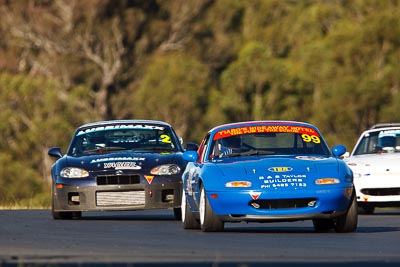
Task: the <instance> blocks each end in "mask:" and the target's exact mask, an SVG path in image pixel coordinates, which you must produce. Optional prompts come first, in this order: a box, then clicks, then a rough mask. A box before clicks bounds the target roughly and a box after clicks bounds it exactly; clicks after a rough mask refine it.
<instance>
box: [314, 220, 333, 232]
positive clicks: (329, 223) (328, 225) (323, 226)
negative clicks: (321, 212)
mask: <svg viewBox="0 0 400 267" xmlns="http://www.w3.org/2000/svg"><path fill="white" fill-rule="evenodd" d="M313 225H314V229H315V231H317V232H327V231H329V230H331V229H333V228H334V227H335V223H334V221H333V219H314V220H313Z"/></svg>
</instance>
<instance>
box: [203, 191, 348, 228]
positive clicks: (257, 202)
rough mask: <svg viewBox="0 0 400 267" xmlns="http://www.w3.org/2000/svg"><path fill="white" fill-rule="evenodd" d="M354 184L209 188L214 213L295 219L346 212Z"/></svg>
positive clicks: (229, 219)
mask: <svg viewBox="0 0 400 267" xmlns="http://www.w3.org/2000/svg"><path fill="white" fill-rule="evenodd" d="M353 194H354V192H353V187H352V186H350V187H347V188H330V189H321V190H304V191H275V192H262V193H261V194H260V195H259V197H258V198H257V199H254V198H253V197H254V192H252V191H236V192H233V191H229V192H228V191H224V192H207V197H208V199H209V201H210V205H211V207H212V209H213V211H214V213H215V214H216V215H217V216H218V217H219V218H220V219H221V220H223V221H226V222H235V221H259V222H261V221H295V220H307V219H330V218H335V217H338V216H340V215H343V214H344V213H346V212H347V209H348V208H349V206H350V202H351V199H352V195H353Z"/></svg>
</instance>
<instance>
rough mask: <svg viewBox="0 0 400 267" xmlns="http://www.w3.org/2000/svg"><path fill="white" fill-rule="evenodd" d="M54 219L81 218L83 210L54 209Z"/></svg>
mask: <svg viewBox="0 0 400 267" xmlns="http://www.w3.org/2000/svg"><path fill="white" fill-rule="evenodd" d="M52 214H53V219H54V220H71V219H80V218H81V217H82V212H80V211H59V212H58V211H52Z"/></svg>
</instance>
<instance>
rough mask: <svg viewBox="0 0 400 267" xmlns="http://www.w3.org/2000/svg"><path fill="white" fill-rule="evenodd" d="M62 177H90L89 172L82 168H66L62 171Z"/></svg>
mask: <svg viewBox="0 0 400 267" xmlns="http://www.w3.org/2000/svg"><path fill="white" fill-rule="evenodd" d="M60 175H61V176H62V177H64V178H85V177H88V176H89V172H88V171H87V170H84V169H80V168H74V167H66V168H64V169H62V170H61V172H60Z"/></svg>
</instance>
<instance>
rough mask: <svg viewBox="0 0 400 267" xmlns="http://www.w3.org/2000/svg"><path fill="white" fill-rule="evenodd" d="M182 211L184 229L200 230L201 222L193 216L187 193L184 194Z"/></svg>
mask: <svg viewBox="0 0 400 267" xmlns="http://www.w3.org/2000/svg"><path fill="white" fill-rule="evenodd" d="M181 211H182V216H181V217H182V223H183V229H200V223H199V221H197V220H196V218H195V217H194V216H193V213H192V212H191V211H190V208H189V204H188V200H187V199H186V194H185V191H183V192H182V202H181Z"/></svg>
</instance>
